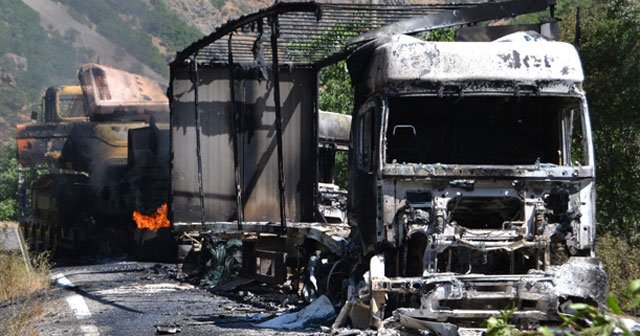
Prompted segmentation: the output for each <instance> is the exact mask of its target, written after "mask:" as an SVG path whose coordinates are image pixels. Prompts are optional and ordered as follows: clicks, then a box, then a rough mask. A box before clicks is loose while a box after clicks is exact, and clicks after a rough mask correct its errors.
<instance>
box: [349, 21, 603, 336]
mask: <svg viewBox="0 0 640 336" xmlns="http://www.w3.org/2000/svg"><path fill="white" fill-rule="evenodd" d="M348 62H349V70H350V74H351V77H352V80H353V82H354V83H357V84H356V85H355V87H356V106H357V107H356V108H355V110H354V114H353V122H352V149H351V157H350V161H349V172H350V176H349V207H348V209H349V210H348V211H349V222H350V225H351V226H352V229H353V232H355V233H356V235H357V237H359V243H360V244H361V246H362V250H363V252H364V253H363V255H366V256H367V257H368V258H370V259H369V260H370V261H369V266H370V268H369V271H368V272H367V273H365V274H364V276H363V279H362V281H361V283H360V286H359V287H358V288H357V289H355V290H354V291H353V292H352V301H353V299H354V297H355V298H357V299H358V300H359V301H358V302H359V304H360V305H363V306H365V307H368V309H369V310H370V313H371V317H370V323H371V325H373V326H380V323H381V321H382V320H383V319H384V318H385V317H386V316H385V308H386V311H387V315H388V313H389V311H391V310H392V309H389V308H394V309H395V308H399V307H400V308H399V309H396V310H395V313H394V314H396V315H397V317H398V319H399V321H400V322H401V323H402V324H403V325H405V326H413V327H417V328H420V329H428V330H430V331H431V332H433V333H435V334H443V335H455V334H457V333H458V328H477V327H480V326H481V324H482V322H483V321H484V320H485V319H486V318H488V317H490V316H495V315H498V314H499V312H500V311H504V310H510V309H514V312H513V314H512V315H511V316H512V321H514V323H516V325H518V326H519V327H521V328H531V327H535V326H536V325H537V324H538V323H540V322H545V323H553V321H559V320H560V317H559V314H560V313H570V311H569V308H568V306H569V304H570V303H571V302H588V303H593V304H601V303H602V302H603V300H604V298H605V295H606V288H607V278H606V274H605V272H604V270H603V268H602V265H601V263H600V261H599V260H598V259H596V258H595V255H594V240H595V233H596V220H595V187H594V177H595V172H594V155H593V153H594V151H593V145H592V139H591V128H590V123H589V113H588V108H587V101H586V97H585V92H584V91H583V88H582V82H583V79H584V75H583V72H582V66H581V62H580V59H579V56H578V54H577V52H576V50H575V48H574V47H573V46H571V45H570V44H566V43H561V42H553V41H548V40H546V39H544V38H543V37H542V36H540V35H538V34H535V33H525V32H519V33H515V34H511V35H507V36H505V37H503V38H501V39H498V40H496V41H493V42H425V41H423V40H419V39H416V38H413V37H410V36H406V35H393V36H389V37H383V38H380V39H377V40H374V41H371V42H369V43H367V44H365V45H363V46H361V47H360V48H359V49H358V50H356V51H355V52H354V53H353V54H352V56H351V57H350V59H349V60H348Z"/></svg>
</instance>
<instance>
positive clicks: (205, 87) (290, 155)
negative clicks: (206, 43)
mask: <svg viewBox="0 0 640 336" xmlns="http://www.w3.org/2000/svg"><path fill="white" fill-rule="evenodd" d="M174 70H175V71H174V73H173V81H172V91H171V92H172V95H171V99H172V102H171V107H172V123H171V124H172V129H171V133H172V148H173V149H172V151H173V161H172V162H173V163H172V172H171V174H172V194H173V201H172V202H173V203H172V213H173V221H174V223H192V222H200V221H201V220H200V214H201V211H202V208H201V207H200V204H199V191H198V179H197V162H196V160H195V158H196V156H195V155H194V151H196V135H197V134H196V130H195V118H194V116H195V115H194V102H195V101H194V89H195V88H194V85H193V83H192V82H191V78H192V77H191V75H190V73H189V72H190V70H189V68H188V67H184V68H182V69H174ZM198 71H199V72H198V77H199V80H200V82H199V84H200V85H199V88H198V98H199V99H198V100H199V101H198V109H199V113H200V125H201V129H200V137H201V148H200V153H201V156H202V167H203V170H202V184H203V198H204V208H205V209H204V213H205V221H206V222H225V221H231V220H235V219H236V218H237V211H238V209H237V206H236V200H235V195H236V194H235V193H236V189H235V181H234V180H233V179H232V178H229V177H230V176H234V165H233V162H234V153H233V134H234V132H233V129H232V125H231V120H230V118H231V113H232V108H231V104H230V102H229V101H230V85H229V70H228V69H227V68H217V67H200V68H199V70H198ZM234 79H235V87H234V90H235V96H236V105H235V111H236V113H238V114H239V119H240V122H239V125H236V127H237V128H238V129H239V133H238V137H239V138H238V145H239V146H238V147H239V148H238V151H239V155H238V157H239V158H240V160H239V161H240V162H239V166H240V179H241V181H240V182H241V188H240V190H242V203H243V206H244V208H243V209H242V211H243V214H244V220H245V221H248V222H252V221H260V222H279V221H280V214H279V200H278V169H277V168H278V167H277V157H276V131H275V108H274V102H273V92H272V90H273V83H272V82H270V81H265V80H261V81H259V80H258V71H257V70H253V71H238V73H236V74H234ZM316 85H317V84H316V74H315V72H313V71H311V70H308V69H293V70H289V69H281V73H280V91H281V96H282V127H283V134H282V137H283V144H284V148H283V150H284V153H283V154H284V160H283V163H284V167H283V169H284V175H285V176H286V178H287V185H286V190H285V201H286V216H287V220H290V221H310V220H311V219H312V218H313V181H314V178H313V174H314V173H315V160H314V158H313V154H314V153H315V148H316V146H317V143H316V141H315V140H314V134H315V122H314V118H315V114H314V108H315V107H314V106H315V105H314V102H315V93H314V92H315V87H316Z"/></svg>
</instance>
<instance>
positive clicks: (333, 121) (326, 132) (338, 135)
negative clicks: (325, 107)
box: [318, 111, 351, 146]
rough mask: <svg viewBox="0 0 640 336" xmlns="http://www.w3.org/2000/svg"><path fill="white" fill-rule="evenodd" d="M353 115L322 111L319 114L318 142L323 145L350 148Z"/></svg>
mask: <svg viewBox="0 0 640 336" xmlns="http://www.w3.org/2000/svg"><path fill="white" fill-rule="evenodd" d="M350 135H351V115H348V114H340V113H335V112H325V111H320V113H318V141H319V142H320V143H321V144H335V145H341V146H349V137H350Z"/></svg>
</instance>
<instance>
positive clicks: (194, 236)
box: [169, 2, 465, 298]
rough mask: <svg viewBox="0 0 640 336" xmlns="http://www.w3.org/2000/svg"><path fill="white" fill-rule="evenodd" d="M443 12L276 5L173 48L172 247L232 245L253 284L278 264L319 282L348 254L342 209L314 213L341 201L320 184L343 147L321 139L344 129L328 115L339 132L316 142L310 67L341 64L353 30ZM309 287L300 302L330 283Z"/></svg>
mask: <svg viewBox="0 0 640 336" xmlns="http://www.w3.org/2000/svg"><path fill="white" fill-rule="evenodd" d="M451 7H452V6H451V5H443V4H439V5H434V4H430V5H406V6H386V5H371V4H351V3H320V2H279V3H277V4H275V5H273V6H271V7H269V8H265V9H263V10H260V11H258V12H256V13H252V14H249V15H246V16H243V17H240V18H238V19H236V20H232V21H229V22H228V23H226V24H225V25H223V26H221V27H220V28H219V29H217V30H216V31H215V32H213V33H212V34H211V35H209V36H207V37H205V38H203V39H201V40H200V41H197V42H195V43H194V44H192V45H191V46H189V47H188V48H186V49H185V50H184V51H182V52H180V53H178V55H177V57H176V60H175V61H174V62H172V63H171V82H170V89H169V98H170V108H171V145H172V149H171V152H172V162H171V196H170V203H169V212H170V219H171V223H172V227H173V229H174V231H176V232H177V233H178V234H179V235H181V242H182V243H183V245H186V246H188V247H187V248H191V247H192V251H203V250H207V248H206V247H203V245H204V244H209V242H211V241H219V240H221V239H222V240H224V239H232V238H242V239H243V240H244V247H245V248H244V255H245V256H244V259H245V264H244V265H243V266H244V267H245V272H248V273H251V274H252V275H254V276H255V277H256V278H257V279H260V280H263V281H267V282H271V283H282V282H283V281H284V280H285V279H286V278H287V277H288V276H287V273H288V269H289V270H292V271H293V272H292V273H298V274H300V272H303V273H304V272H306V273H309V272H307V271H309V270H310V269H313V270H314V271H313V272H312V273H313V274H307V275H305V276H304V277H305V278H307V279H309V278H323V277H322V276H320V275H319V274H320V273H323V271H322V270H321V269H326V270H327V272H329V271H330V270H331V269H332V268H333V266H334V265H335V262H336V261H337V260H339V259H340V258H345V257H346V255H347V253H348V251H347V246H348V244H347V240H346V238H347V235H348V234H349V230H348V226H347V225H346V223H343V222H342V221H343V219H344V218H345V216H344V213H343V214H338V216H336V218H327V217H326V216H323V212H324V213H327V212H326V210H327V209H328V208H323V202H326V203H331V207H333V206H334V204H333V203H334V201H336V203H337V204H336V206H337V207H338V209H339V208H340V207H341V205H339V203H340V202H341V201H342V200H344V194H343V193H342V192H340V191H339V190H336V189H335V186H332V185H324V184H323V183H325V181H329V180H332V176H331V175H332V174H331V173H332V172H331V171H332V167H330V166H332V165H333V162H330V160H327V159H329V157H330V156H332V155H335V153H334V150H335V149H346V148H348V147H347V142H346V141H345V139H341V138H344V137H345V135H344V134H340V135H339V138H340V139H339V138H338V137H336V135H338V134H332V133H331V132H334V131H339V132H340V133H348V130H347V129H346V127H344V126H346V125H345V122H344V118H336V117H332V119H335V120H334V122H336V123H337V124H336V126H337V127H339V128H340V130H338V129H333V128H327V129H325V130H326V131H327V133H326V136H325V138H324V139H323V138H322V137H323V135H322V134H321V132H322V131H323V129H320V130H319V129H318V128H319V125H322V123H323V121H322V118H321V117H319V114H320V113H319V111H318V106H317V105H318V103H317V94H318V72H319V71H320V70H321V69H322V68H323V67H325V66H327V65H330V64H333V63H335V62H338V61H339V60H342V59H344V58H345V57H346V55H347V54H348V52H349V51H350V50H352V49H353V48H347V47H345V46H346V43H347V41H348V39H349V38H350V37H351V36H355V35H354V34H358V33H364V32H367V31H370V30H371V29H374V28H377V27H380V26H382V25H384V24H388V23H391V22H395V21H396V20H397V19H398V17H404V18H408V17H412V16H414V15H416V14H432V13H439V12H443V11H445V10H447V9H450V8H451ZM453 7H455V8H459V7H461V6H457V7H456V6H453ZM462 7H465V6H464V5H463V6H462ZM329 119H331V118H329ZM327 120H328V119H327ZM320 127H322V126H320ZM328 127H332V126H331V124H329V125H328ZM331 160H332V159H331ZM330 194H334V195H331V198H333V199H332V200H328V201H327V200H326V198H327V196H330ZM341 199H342V200H341ZM326 203H325V204H324V205H326ZM329 210H330V209H329ZM341 211H342V210H341ZM336 219H338V220H336ZM318 255H322V257H320V258H318ZM247 260H251V261H250V262H246V261H247ZM309 260H314V262H316V261H317V262H319V265H317V267H316V266H308V265H309V263H308V261H309ZM295 265H302V266H301V267H297V266H295ZM343 265H349V263H342V264H341V266H340V267H343ZM305 266H307V267H305ZM305 269H306V270H305ZM300 270H301V271H300ZM336 270H337V269H336ZM299 271H300V272H299ZM341 273H342V274H345V273H347V274H348V273H349V272H345V271H342V270H341ZM325 278H326V277H325ZM342 278H344V276H342ZM332 279H333V280H334V281H335V283H336V284H335V287H336V288H342V283H341V280H340V278H338V277H333V278H332ZM313 282H314V281H311V282H307V283H313ZM321 282H322V280H319V281H318V282H316V284H312V285H309V286H307V287H306V289H305V292H306V293H307V294H308V295H307V296H308V297H310V298H311V297H313V296H314V295H315V294H314V293H317V291H318V290H321V291H325V290H327V288H329V287H331V286H326V285H319V284H318V283H321ZM311 287H313V288H311ZM337 296H339V295H336V297H337Z"/></svg>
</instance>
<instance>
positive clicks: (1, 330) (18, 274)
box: [0, 253, 51, 336]
mask: <svg viewBox="0 0 640 336" xmlns="http://www.w3.org/2000/svg"><path fill="white" fill-rule="evenodd" d="M34 264H35V265H34V266H33V267H31V268H28V267H27V265H25V263H24V260H23V259H22V256H20V255H15V254H9V255H8V254H2V253H0V308H2V311H1V312H0V313H1V316H0V335H8V336H13V335H16V336H18V335H37V334H38V333H37V331H36V329H35V327H34V323H35V321H36V320H37V319H38V318H39V317H40V316H41V315H42V313H43V311H44V308H43V305H42V304H43V299H42V298H41V297H38V296H37V295H36V294H37V293H39V292H42V291H43V290H45V289H47V288H48V287H49V285H50V283H51V280H50V278H49V269H50V267H49V263H48V262H47V258H46V256H40V257H38V258H36V261H35V262H34Z"/></svg>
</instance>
